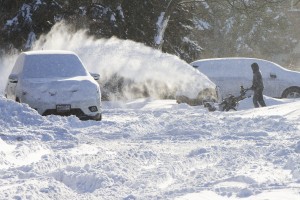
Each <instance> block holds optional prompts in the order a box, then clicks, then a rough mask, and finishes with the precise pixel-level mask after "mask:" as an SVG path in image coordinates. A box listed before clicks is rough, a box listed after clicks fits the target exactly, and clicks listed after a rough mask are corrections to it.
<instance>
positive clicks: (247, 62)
mask: <svg viewBox="0 0 300 200" xmlns="http://www.w3.org/2000/svg"><path fill="white" fill-rule="evenodd" d="M254 62H256V63H257V64H258V65H259V69H260V71H261V73H262V77H263V82H264V92H263V93H264V95H267V96H270V97H277V98H300V72H296V71H291V70H288V69H285V68H283V67H281V66H280V65H278V64H276V63H273V62H270V61H267V60H262V59H256V58H238V57H237V58H214V59H203V60H197V61H194V62H192V63H191V65H192V66H193V67H194V68H196V69H198V70H199V71H200V72H202V73H203V74H205V75H206V76H207V77H208V78H209V79H211V80H212V81H213V82H214V83H215V84H216V85H217V87H219V89H220V90H219V92H220V93H219V95H220V97H221V98H225V97H226V96H228V95H229V94H232V95H234V96H236V95H239V94H240V86H244V87H245V88H247V87H251V85H252V77H253V72H252V69H251V64H252V63H254Z"/></svg>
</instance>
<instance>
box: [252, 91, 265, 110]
mask: <svg viewBox="0 0 300 200" xmlns="http://www.w3.org/2000/svg"><path fill="white" fill-rule="evenodd" d="M253 104H254V107H255V108H258V107H259V105H260V106H261V107H265V106H266V103H265V101H264V97H263V90H254V94H253Z"/></svg>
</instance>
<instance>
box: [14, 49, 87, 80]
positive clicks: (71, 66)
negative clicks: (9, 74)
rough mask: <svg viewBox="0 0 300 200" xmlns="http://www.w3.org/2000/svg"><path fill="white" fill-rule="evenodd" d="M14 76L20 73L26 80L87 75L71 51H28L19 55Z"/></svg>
mask: <svg viewBox="0 0 300 200" xmlns="http://www.w3.org/2000/svg"><path fill="white" fill-rule="evenodd" d="M13 71H14V73H15V74H19V73H20V72H22V74H23V77H26V78H50V77H74V76H86V75H87V74H88V73H87V71H86V69H85V67H84V65H83V63H82V62H81V60H80V58H79V57H78V56H77V55H76V54H75V53H74V52H71V51H61V50H46V51H44V50H42V51H28V52H23V53H21V54H20V55H19V57H18V59H17V61H16V64H15V67H14V69H13Z"/></svg>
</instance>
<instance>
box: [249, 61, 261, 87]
mask: <svg viewBox="0 0 300 200" xmlns="http://www.w3.org/2000/svg"><path fill="white" fill-rule="evenodd" d="M255 64H256V63H255ZM255 64H254V65H251V67H252V70H253V80H252V89H253V90H263V89H264V83H263V80H262V75H261V73H260V71H259V67H258V65H257V64H256V65H255Z"/></svg>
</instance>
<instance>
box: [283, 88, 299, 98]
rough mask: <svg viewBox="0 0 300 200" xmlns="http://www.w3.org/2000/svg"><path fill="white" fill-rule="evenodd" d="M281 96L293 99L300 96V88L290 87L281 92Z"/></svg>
mask: <svg viewBox="0 0 300 200" xmlns="http://www.w3.org/2000/svg"><path fill="white" fill-rule="evenodd" d="M281 97H282V98H288V99H295V98H300V88H299V87H290V88H288V89H286V90H285V91H284V92H283V93H282V96H281Z"/></svg>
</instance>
